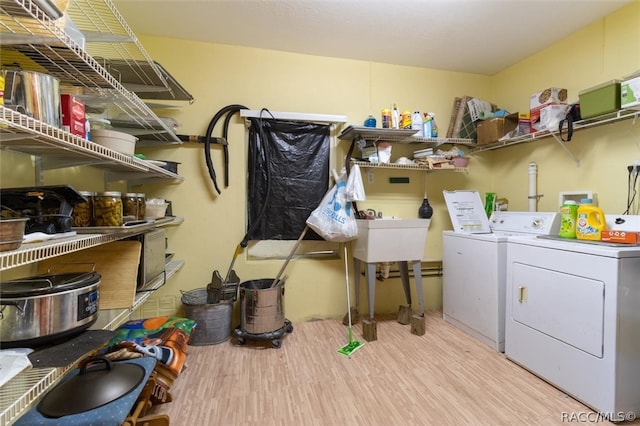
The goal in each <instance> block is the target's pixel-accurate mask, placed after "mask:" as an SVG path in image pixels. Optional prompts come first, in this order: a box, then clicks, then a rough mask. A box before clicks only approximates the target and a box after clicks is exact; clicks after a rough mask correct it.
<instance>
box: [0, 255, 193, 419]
mask: <svg viewBox="0 0 640 426" xmlns="http://www.w3.org/2000/svg"><path fill="white" fill-rule="evenodd" d="M183 266H184V261H181V260H180V261H172V262H169V263H168V264H167V267H166V275H167V279H169V277H171V276H172V275H173V274H175V273H176V272H177V271H178V270H180V269H181V268H182V267H183ZM156 281H157V282H155V283H152V284H151V287H150V289H151V290H155V289H157V288H159V287H160V286H162V284H163V281H164V280H163V279H158V280H156ZM151 293H152V291H144V292H139V293H137V294H136V298H135V301H134V304H133V306H132V307H130V308H128V309H109V310H101V311H99V313H98V320H97V321H96V323H95V324H94V325H93V326H91V328H90V329H94V330H96V329H102V330H115V329H117V328H118V327H119V326H120V325H122V324H123V323H125V322H126V321H128V320H129V318H130V316H131V314H132V313H133V312H134V311H135V310H136V309H138V308H139V307H140V306H141V305H142V304H143V303H144V302H145V301H146V300H147V299H148V298H149V296H150V295H151ZM83 357H84V355H83ZM83 357H81V358H80V359H78V360H77V361H80V360H81V359H82V358H83ZM76 364H77V362H74V363H71V364H69V365H68V366H65V367H58V368H28V369H26V370H24V371H22V372H21V373H20V374H18V375H17V376H15V377H13V378H12V379H11V380H9V381H8V382H7V383H5V384H4V385H2V388H1V390H2V392H0V425H6V424H11V423H12V422H14V421H15V420H16V419H18V418H19V417H20V416H21V415H22V414H24V413H25V412H26V411H27V410H29V409H30V408H31V407H33V406H34V405H35V404H36V402H37V401H38V400H39V398H40V397H41V396H42V395H44V394H45V393H46V392H47V391H48V390H49V389H51V388H52V387H53V386H54V385H55V384H56V383H57V382H58V380H60V379H61V378H62V377H64V375H65V374H67V373H68V372H69V371H70V370H71V369H73V368H74V367H75V366H76Z"/></svg>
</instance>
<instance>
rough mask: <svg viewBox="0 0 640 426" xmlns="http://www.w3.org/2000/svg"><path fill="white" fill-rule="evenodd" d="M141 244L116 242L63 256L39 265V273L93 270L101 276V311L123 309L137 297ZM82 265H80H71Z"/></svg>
mask: <svg viewBox="0 0 640 426" xmlns="http://www.w3.org/2000/svg"><path fill="white" fill-rule="evenodd" d="M141 248H142V244H141V243H140V242H139V241H115V242H112V243H109V244H105V245H102V246H98V247H92V248H90V249H86V250H82V251H79V252H74V253H69V254H65V255H63V256H58V257H55V258H53V259H46V260H43V261H41V262H39V263H38V273H40V274H44V273H47V271H48V270H49V267H51V268H52V273H55V272H64V271H65V270H66V271H70V270H73V271H86V270H90V268H91V266H92V265H91V264H95V270H96V272H98V273H99V274H100V275H101V276H102V280H101V282H100V287H99V295H100V299H99V304H100V309H126V308H130V307H131V306H133V302H134V300H135V296H136V285H137V279H138V265H139V263H140V252H141ZM70 264H83V265H70Z"/></svg>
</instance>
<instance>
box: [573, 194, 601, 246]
mask: <svg viewBox="0 0 640 426" xmlns="http://www.w3.org/2000/svg"><path fill="white" fill-rule="evenodd" d="M606 227H607V222H606V219H605V217H604V212H603V211H602V209H600V208H599V207H596V206H595V205H593V202H592V200H591V199H590V198H584V199H582V200H581V201H580V205H579V206H578V220H577V221H576V238H577V239H579V240H595V241H600V239H601V235H600V234H601V233H602V231H603V230H604V229H606Z"/></svg>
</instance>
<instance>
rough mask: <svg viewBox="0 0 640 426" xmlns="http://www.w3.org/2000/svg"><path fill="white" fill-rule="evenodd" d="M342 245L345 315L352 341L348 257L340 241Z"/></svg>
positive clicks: (345, 246)
mask: <svg viewBox="0 0 640 426" xmlns="http://www.w3.org/2000/svg"><path fill="white" fill-rule="evenodd" d="M342 246H343V247H344V249H343V250H344V278H345V282H346V283H347V316H348V317H349V343H351V342H352V341H353V335H352V334H351V296H350V293H351V290H350V289H349V265H348V262H349V259H348V257H347V243H342Z"/></svg>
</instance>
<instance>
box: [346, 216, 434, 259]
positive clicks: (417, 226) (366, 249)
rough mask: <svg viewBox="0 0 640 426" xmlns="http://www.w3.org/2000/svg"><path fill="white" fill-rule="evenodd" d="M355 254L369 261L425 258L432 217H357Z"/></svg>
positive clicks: (356, 256)
mask: <svg viewBox="0 0 640 426" xmlns="http://www.w3.org/2000/svg"><path fill="white" fill-rule="evenodd" d="M356 222H357V223H358V238H357V239H356V240H354V241H353V257H355V258H356V259H359V260H361V261H364V262H366V263H376V262H397V261H410V260H422V257H423V256H424V247H425V244H426V243H427V230H428V229H429V224H430V223H431V219H373V220H365V219H357V220H356Z"/></svg>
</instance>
